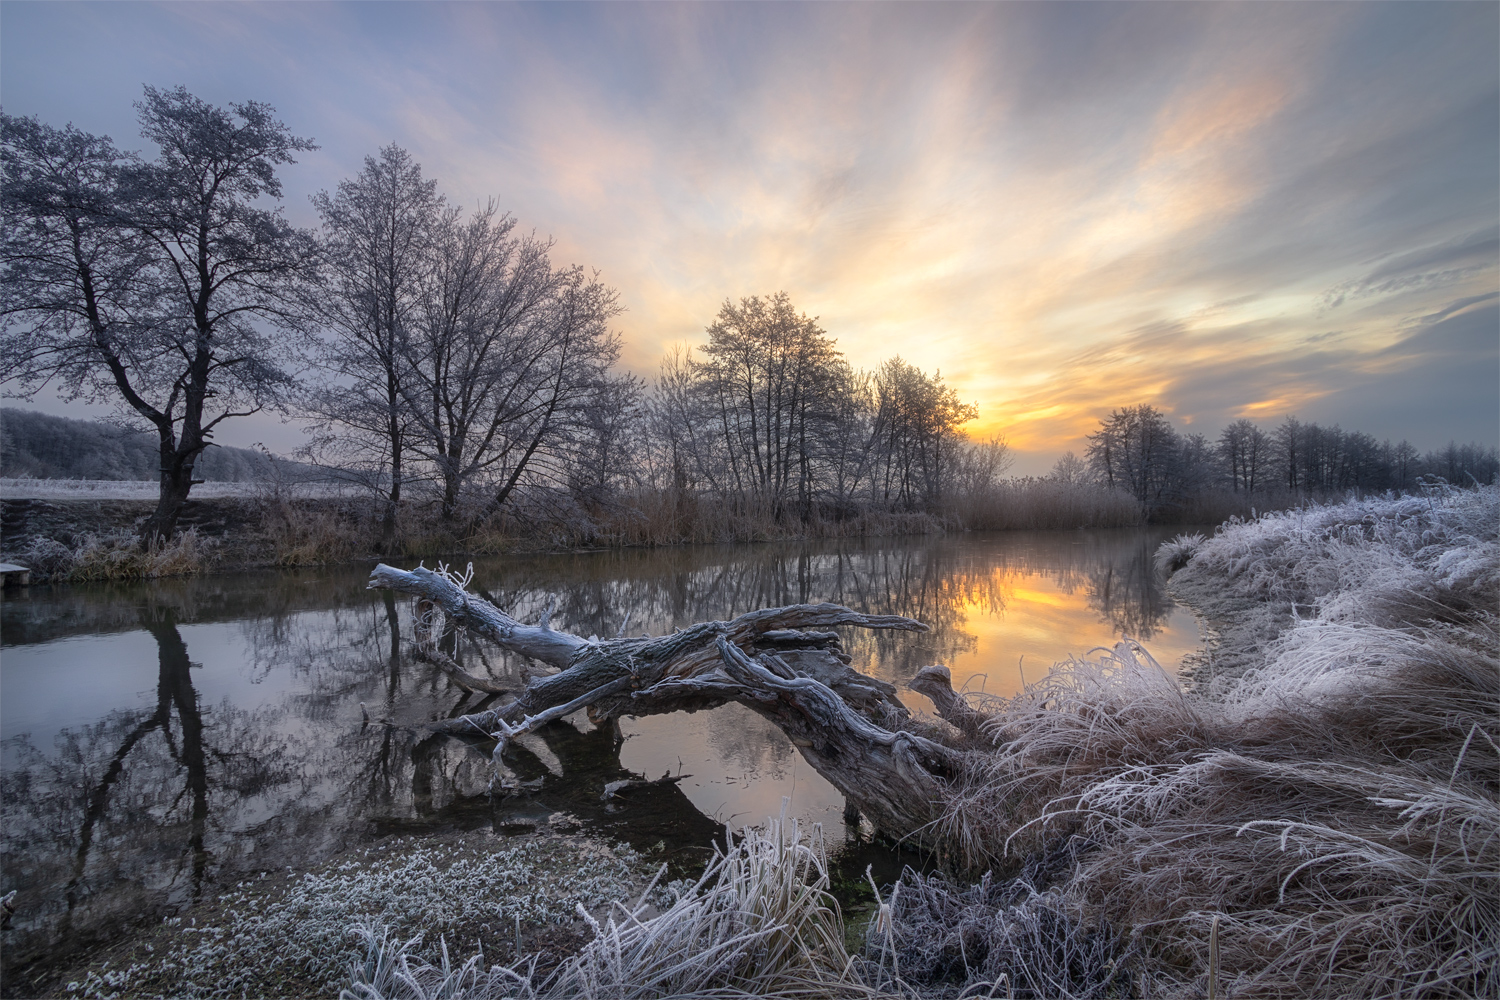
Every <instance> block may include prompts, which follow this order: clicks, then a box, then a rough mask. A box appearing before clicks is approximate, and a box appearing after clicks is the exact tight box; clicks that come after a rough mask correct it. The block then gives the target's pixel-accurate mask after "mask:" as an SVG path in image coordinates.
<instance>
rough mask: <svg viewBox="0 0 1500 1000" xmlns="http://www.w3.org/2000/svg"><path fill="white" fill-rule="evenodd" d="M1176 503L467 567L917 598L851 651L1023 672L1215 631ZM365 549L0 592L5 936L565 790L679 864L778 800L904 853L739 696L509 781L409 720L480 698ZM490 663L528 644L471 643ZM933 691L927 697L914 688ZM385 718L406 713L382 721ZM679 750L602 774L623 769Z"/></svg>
mask: <svg viewBox="0 0 1500 1000" xmlns="http://www.w3.org/2000/svg"><path fill="white" fill-rule="evenodd" d="M1173 533H1175V531H1169V530H1153V529H1144V530H1140V531H1107V532H1104V531H1101V532H1081V531H1075V532H1038V533H1004V534H987V535H962V536H947V537H934V538H925V537H924V538H904V539H878V540H844V541H838V542H822V543H778V544H763V545H746V546H699V547H692V548H678V549H659V550H650V551H646V550H633V551H619V552H606V553H592V554H582V555H566V556H545V557H525V558H517V557H507V558H497V559H491V560H487V561H483V562H479V563H476V564H475V574H474V581H473V586H475V587H477V588H479V589H480V590H481V591H482V592H483V593H485V594H486V595H487V596H489V597H490V598H491V599H492V600H493V601H495V603H497V604H498V605H500V606H501V607H502V608H505V609H506V610H508V611H510V612H511V613H512V614H513V615H515V617H517V618H521V619H523V620H534V618H535V616H536V615H538V614H539V613H540V612H541V611H542V609H543V608H545V607H546V606H547V605H548V604H549V603H550V602H552V601H553V600H555V601H556V611H555V613H554V616H553V619H552V621H553V625H554V627H559V628H564V629H567V630H569V631H572V632H576V633H579V634H582V635H591V634H597V635H609V636H613V635H615V634H617V633H618V632H619V630H620V628H621V625H622V623H623V622H624V620H625V617H626V614H627V613H628V614H629V625H628V628H629V631H630V633H631V634H640V633H642V632H650V633H652V634H660V633H663V632H670V631H671V630H672V629H673V628H675V627H678V626H683V625H688V624H691V623H693V622H696V621H703V620H707V619H727V618H731V617H733V616H734V615H736V614H740V613H743V612H746V611H751V610H755V609H757V608H761V607H770V606H777V605H783V604H792V603H800V602H817V601H833V602H836V603H839V604H845V605H848V606H850V607H852V608H855V609H856V610H859V611H865V612H869V613H875V614H902V615H908V616H910V617H913V618H916V619H918V620H920V621H923V622H925V623H927V624H928V625H930V626H931V628H932V631H930V632H928V633H925V634H909V633H868V632H859V631H857V630H856V631H853V632H849V633H846V639H845V641H846V646H847V648H848V651H849V652H850V653H851V654H852V655H853V656H854V666H856V667H858V668H860V669H862V670H865V671H866V672H869V673H873V674H875V675H876V676H879V677H881V678H884V679H886V680H888V681H891V682H893V683H895V684H897V685H898V686H900V685H902V684H903V682H904V681H905V680H907V679H909V678H910V677H912V676H913V675H914V674H915V673H916V671H917V670H918V669H919V668H921V667H922V666H924V665H926V664H929V663H943V664H946V665H948V666H949V667H950V668H951V669H952V671H953V676H954V685H955V687H964V686H968V687H969V689H971V690H979V689H983V690H986V691H988V692H990V693H992V694H1002V695H1003V694H1009V693H1013V692H1015V691H1016V690H1018V689H1019V688H1020V686H1021V684H1022V683H1023V678H1025V679H1031V680H1035V679H1038V678H1039V677H1041V676H1042V675H1043V674H1044V673H1045V672H1046V670H1047V668H1048V667H1049V666H1050V665H1051V664H1052V663H1054V662H1055V661H1057V660H1060V659H1063V658H1065V657H1067V656H1069V655H1078V654H1083V653H1086V652H1087V651H1088V650H1089V649H1090V648H1092V647H1095V646H1099V645H1106V644H1110V643H1112V642H1114V641H1115V640H1116V639H1117V638H1118V637H1120V636H1122V635H1126V636H1130V637H1132V638H1136V639H1139V640H1141V641H1143V642H1144V643H1145V644H1146V646H1147V648H1148V649H1150V651H1151V652H1152V653H1153V654H1154V655H1155V656H1156V657H1157V659H1158V660H1159V661H1160V662H1162V663H1163V664H1164V665H1165V666H1167V667H1168V669H1172V668H1173V667H1174V666H1175V665H1176V664H1177V662H1178V661H1179V660H1180V659H1181V657H1182V656H1183V654H1185V653H1188V652H1191V651H1193V650H1195V649H1197V648H1198V647H1199V646H1200V636H1199V632H1198V628H1197V625H1196V623H1195V622H1194V619H1193V618H1192V616H1191V615H1190V614H1189V613H1187V612H1186V611H1185V610H1184V609H1181V608H1178V607H1175V606H1174V605H1173V604H1172V602H1171V599H1170V598H1169V597H1168V596H1167V595H1166V592H1165V590H1164V588H1163V585H1162V581H1161V579H1160V577H1159V576H1158V575H1157V574H1156V573H1155V572H1154V571H1153V570H1152V568H1151V555H1152V553H1153V552H1154V550H1155V547H1156V545H1157V544H1158V543H1159V542H1160V541H1161V540H1162V539H1164V538H1165V537H1168V536H1169V535H1171V534H1173ZM367 572H368V567H365V566H358V567H339V568H332V569H324V570H316V571H304V572H288V573H250V574H238V575H228V576H215V577H207V578H202V579H190V580H174V581H157V582H152V583H143V584H136V585H128V586H122V585H97V586H74V587H32V588H30V590H29V592H28V591H21V592H19V593H17V592H15V591H11V592H7V595H6V598H5V601H4V603H3V605H0V643H3V653H0V739H3V757H0V761H3V768H4V771H3V782H0V792H3V819H4V823H3V827H4V832H3V844H0V861H3V883H0V893H4V892H9V891H10V890H11V889H19V890H20V895H19V897H18V900H17V902H18V904H19V909H18V912H17V914H16V918H15V921H14V927H15V929H14V931H12V932H8V933H7V941H6V945H7V953H8V954H7V960H8V961H7V964H11V963H14V962H16V961H22V960H25V958H26V957H27V956H28V955H35V954H38V953H39V952H40V951H41V950H42V949H45V948H47V947H48V946H49V945H50V943H52V942H56V941H57V940H59V938H68V939H70V940H74V941H81V940H85V939H87V938H89V937H91V936H94V935H95V934H100V935H107V934H108V933H109V932H110V931H111V929H112V928H116V927H118V926H120V924H121V922H122V921H130V920H134V919H137V918H139V917H141V916H143V915H151V914H156V913H160V912H162V911H164V910H172V911H177V910H181V909H182V908H184V907H187V906H189V905H191V904H192V902H193V901H194V900H196V899H200V898H202V897H203V895H204V894H205V893H212V892H214V891H215V888H214V887H215V886H222V885H225V884H233V881H234V879H235V878H236V877H239V876H241V875H242V874H243V873H246V872H260V871H268V870H281V869H284V868H287V867H290V868H294V869H300V868H303V867H306V866H308V865H310V864H315V863H317V862H318V861H320V860H322V859H325V858H327V857H329V856H331V855H333V854H334V853H336V852H337V851H339V850H341V849H344V848H347V847H350V846H353V845H355V844H358V843H362V842H364V841H367V840H369V839H370V838H372V837H378V836H382V835H385V834H388V833H392V832H401V833H421V832H424V831H437V830H451V829H474V828H479V827H488V828H492V829H495V830H498V831H501V832H521V831H525V830H528V829H532V828H533V827H534V826H535V825H536V824H538V823H547V822H548V820H549V817H551V818H552V821H553V822H554V823H555V824H558V825H561V824H562V822H563V821H562V816H563V815H564V814H567V815H570V816H571V817H574V818H576V821H577V822H578V823H580V824H581V825H583V826H584V827H585V828H587V829H591V830H594V831H597V832H600V833H602V834H605V835H607V836H612V837H617V838H620V839H624V840H627V841H629V842H630V843H632V844H633V845H635V846H637V847H638V848H640V849H650V848H653V847H656V846H658V845H659V849H665V851H666V854H667V856H669V857H671V858H674V859H675V860H677V861H678V862H679V863H680V864H684V865H686V864H688V863H689V862H688V861H686V860H684V859H691V858H692V857H695V856H699V855H700V852H702V851H705V850H706V849H707V848H708V845H709V844H711V843H712V842H713V841H714V840H715V839H720V840H722V834H723V829H724V824H726V823H727V824H729V825H730V826H732V827H738V826H741V825H744V824H747V823H756V822H759V821H760V820H762V819H764V818H765V816H766V815H768V814H774V813H779V812H780V811H781V809H782V802H783V799H784V798H785V799H786V800H787V809H788V811H789V813H791V814H792V815H794V816H797V817H799V818H801V819H803V820H804V821H807V822H819V823H822V824H824V828H825V830H826V831H827V833H828V835H829V837H830V839H831V840H832V841H833V842H834V843H835V844H841V845H842V846H841V847H840V852H839V856H838V859H837V861H838V866H837V867H838V870H839V871H840V872H841V873H844V875H846V876H847V877H848V878H850V879H855V878H857V877H859V875H860V874H862V873H863V871H864V867H865V865H866V864H868V863H874V864H875V865H876V869H877V874H878V873H879V872H880V871H881V870H885V871H887V872H888V873H889V875H888V878H887V880H889V878H893V877H894V874H895V873H896V871H898V870H899V866H900V864H901V863H903V862H907V861H911V860H913V859H912V858H911V857H910V856H907V855H904V854H902V853H899V852H895V851H892V850H890V849H888V848H886V847H882V846H879V845H877V844H872V843H870V841H869V837H868V833H869V831H868V829H866V830H860V829H858V828H848V827H846V826H845V824H844V820H843V818H842V815H843V799H842V796H840V795H839V793H838V792H837V791H835V790H834V789H833V788H832V787H831V786H830V785H829V784H828V783H827V782H826V781H824V780H823V779H822V778H821V777H820V776H819V775H818V774H816V773H815V772H814V771H813V770H812V768H811V767H810V766H809V765H808V764H807V763H806V762H805V761H804V760H802V759H801V757H800V756H799V755H798V754H797V753H796V752H795V751H794V749H793V747H792V746H791V745H790V743H789V742H788V741H787V740H786V739H785V737H783V736H782V735H781V733H780V732H779V731H778V730H776V729H775V728H774V727H772V726H771V725H770V724H768V723H766V722H764V721H763V720H761V719H760V718H759V717H758V716H756V715H754V714H753V713H751V712H750V711H748V710H746V709H743V708H740V707H739V706H736V705H729V706H725V707H723V708H719V709H715V710H713V711H709V712H702V713H697V714H691V715H689V714H684V713H678V714H674V715H670V716H656V717H651V718H644V719H627V720H624V721H623V722H622V723H621V724H620V726H619V727H618V728H617V729H615V728H605V729H598V730H596V729H594V728H593V727H591V726H589V725H588V724H587V723H586V722H585V721H583V720H582V719H577V720H574V721H573V722H572V724H569V723H558V724H554V725H553V726H551V727H549V728H548V729H546V730H545V731H544V732H542V733H539V734H535V735H532V736H528V737H526V738H523V740H521V741H520V745H519V746H517V747H516V748H515V749H514V750H513V752H512V753H511V754H510V756H509V757H508V758H507V764H508V766H509V768H510V769H511V771H512V775H511V778H512V780H515V781H520V782H524V783H527V784H528V785H529V786H531V787H529V788H528V789H527V790H526V791H525V792H523V793H521V794H515V795H510V796H508V797H492V796H490V795H489V794H487V790H488V787H489V782H490V775H491V772H490V766H489V760H488V757H487V756H486V755H485V754H484V753H483V752H482V751H480V750H476V749H474V748H471V747H469V746H466V745H464V744H462V743H459V742H457V741H454V740H451V739H447V738H445V737H434V736H430V735H427V734H424V733H423V732H421V731H420V730H419V729H416V728H409V727H413V726H414V724H417V723H421V722H423V721H427V720H431V719H435V718H440V717H443V716H451V715H458V714H462V713H464V712H467V711H474V710H476V707H477V706H478V705H479V704H480V703H479V702H478V701H477V700H476V699H475V698H473V697H467V698H466V697H465V696H463V694H462V693H461V692H460V691H458V690H457V689H456V688H454V687H452V686H451V684H450V682H449V681H448V680H447V678H446V677H445V676H444V675H443V674H441V673H440V672H439V671H437V670H436V669H435V668H432V667H430V666H427V665H424V664H421V663H415V662H410V661H409V660H408V659H407V658H406V657H405V656H403V655H402V653H401V650H402V649H403V644H404V643H405V642H406V640H407V639H409V637H410V634H411V625H410V614H411V609H410V604H411V602H410V601H409V600H408V599H400V600H398V599H395V598H393V597H391V596H390V595H387V594H382V593H379V592H372V591H366V590H365V589H364V581H365V578H366V575H367ZM458 655H459V659H460V661H461V662H462V663H463V664H464V665H465V667H466V669H468V670H469V671H470V672H471V673H476V674H486V673H488V674H490V675H492V676H494V677H496V678H497V679H499V678H505V677H507V676H511V675H512V672H513V671H515V670H516V669H517V667H518V666H519V665H518V664H517V663H515V662H513V661H512V659H511V658H510V657H508V656H507V655H506V654H504V653H501V652H500V651H498V650H496V649H494V648H493V647H489V648H482V647H480V646H477V645H472V644H468V643H465V644H463V645H462V646H461V648H460V649H459V651H458ZM902 697H903V698H904V699H905V700H906V701H907V703H908V705H910V706H911V707H912V708H914V709H920V710H930V708H931V706H930V705H929V704H928V703H927V701H926V699H925V698H922V697H921V696H919V695H914V694H912V693H910V692H905V691H903V694H902ZM361 703H363V704H364V705H365V706H366V708H367V710H368V711H369V713H370V714H371V716H373V717H374V718H375V719H377V720H380V719H382V718H385V719H389V720H390V721H392V722H394V723H397V724H398V725H397V726H394V727H392V726H385V725H381V724H379V723H378V722H377V723H376V724H374V725H370V726H363V725H362V716H361ZM667 772H671V773H673V774H682V775H688V777H684V778H683V779H682V780H681V781H680V782H678V783H676V784H674V785H663V786H656V787H651V788H647V789H643V790H639V791H636V792H633V793H629V794H628V795H626V796H622V797H619V798H617V799H614V800H610V801H608V802H606V801H603V800H602V799H601V797H600V795H601V791H602V789H603V786H604V784H605V783H606V782H609V781H613V780H617V779H620V778H626V777H640V776H647V777H653V778H655V777H660V776H662V775H663V774H664V773H667Z"/></svg>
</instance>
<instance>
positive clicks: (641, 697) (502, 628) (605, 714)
mask: <svg viewBox="0 0 1500 1000" xmlns="http://www.w3.org/2000/svg"><path fill="white" fill-rule="evenodd" d="M465 582H466V580H464V579H460V578H455V577H454V576H453V575H451V574H449V573H448V572H446V571H444V570H442V569H441V568H440V569H439V570H437V571H433V570H429V569H425V568H418V569H415V570H411V571H405V570H399V569H396V568H394V567H391V566H386V565H384V564H382V565H379V566H377V567H376V568H375V570H374V571H373V572H372V573H371V574H370V582H369V584H368V586H369V587H370V588H384V589H388V590H393V591H398V592H400V593H405V594H411V595H414V596H416V597H417V598H418V599H419V601H422V602H424V603H430V604H431V605H432V606H433V607H434V608H436V609H438V610H440V611H441V612H442V613H443V614H444V615H445V616H446V617H447V619H448V621H449V623H451V624H452V625H453V626H455V627H458V628H462V629H467V630H469V631H471V632H474V633H477V634H478V635H482V636H484V637H486V638H488V639H490V640H491V641H493V642H495V643H497V644H498V645H500V646H501V647H502V648H505V649H508V650H511V651H513V652H516V653H519V654H521V655H523V656H526V657H530V658H532V659H534V660H539V661H541V662H543V663H546V664H549V665H550V666H553V667H556V668H557V669H558V673H555V674H552V675H550V676H545V677H538V678H534V679H533V680H531V681H530V683H529V684H528V685H527V686H526V688H525V689H524V690H522V691H519V692H517V695H516V698H515V700H514V701H511V702H509V703H508V704H505V705H503V706H501V707H498V708H494V709H491V710H489V711H486V712H480V713H477V714H474V715H466V716H462V717H459V718H456V719H445V720H441V721H440V722H437V723H434V724H432V728H433V729H435V730H438V731H441V732H447V733H450V734H452V735H455V736H467V737H470V738H473V737H483V738H486V739H493V740H495V744H496V745H495V750H494V756H495V759H496V762H497V763H498V762H499V759H500V755H501V754H502V753H503V751H504V750H505V748H506V745H507V743H508V741H509V740H511V739H513V738H514V737H515V736H517V735H519V734H521V733H524V732H529V731H531V730H534V729H536V728H539V727H540V726H542V725H545V724H546V723H548V722H551V721H553V720H556V719H560V718H563V717H565V716H568V715H571V714H573V713H574V712H577V711H579V710H581V709H585V708H586V709H587V710H588V712H589V716H590V718H591V719H593V720H594V721H595V722H596V723H605V722H608V721H609V720H611V719H614V718H617V717H620V716H625V715H632V716H641V715H654V714H661V713H666V712H675V711H696V710H698V709H706V708H714V707H717V706H719V705H723V704H725V703H727V702H731V701H733V702H738V703H739V704H741V705H744V706H746V707H748V708H750V709H751V710H753V711H755V712H757V713H759V714H760V715H762V716H764V717H765V718H767V719H769V720H770V721H772V722H773V723H775V724H776V725H777V726H778V727H779V728H780V729H781V730H782V731H783V732H784V733H786V734H787V736H788V737H789V738H790V739H791V741H792V742H793V744H795V745H796V747H797V749H798V750H799V752H801V754H802V756H803V757H804V758H805V759H806V760H807V762H808V763H809V764H811V765H812V766H813V767H814V768H815V769H816V770H817V771H818V773H820V774H822V775H823V776H824V777H825V778H827V779H828V780H829V782H830V783H832V784H833V785H834V787H836V788H838V789H839V791H841V792H842V793H843V794H844V795H845V797H846V798H847V799H848V800H849V801H850V803H852V804H853V805H854V806H855V807H856V808H858V809H859V811H860V812H862V813H863V814H864V815H865V816H866V817H868V818H869V819H870V821H871V822H872V823H873V824H874V825H875V826H876V828H877V829H879V830H880V831H881V832H883V833H885V834H887V835H889V836H893V837H897V838H907V837H910V838H916V839H921V834H922V831H923V830H924V829H925V828H927V827H928V826H929V824H931V823H932V822H933V821H934V820H936V819H937V818H938V816H939V815H940V814H941V812H942V808H943V804H944V802H945V800H946V799H947V797H948V794H947V791H948V780H949V778H950V777H951V776H952V775H953V773H954V771H955V768H956V765H957V763H958V755H959V751H958V750H956V749H954V748H952V747H949V746H946V745H944V744H943V743H940V742H937V741H935V740H933V739H929V738H927V737H925V736H922V735H919V734H917V733H915V732H912V731H910V721H911V719H910V713H909V712H908V711H907V709H906V707H905V706H904V705H902V704H901V702H900V701H899V700H898V699H897V698H896V689H895V687H894V686H892V685H890V684H887V683H886V682H884V681H881V680H879V679H877V678H874V677H870V676H868V675H866V674H862V673H860V672H859V671H857V670H854V669H853V668H852V667H850V666H849V659H850V658H849V656H848V655H847V654H846V653H845V652H844V651H843V647H842V645H841V643H840V640H839V636H838V633H836V632H831V631H826V629H827V628H828V627H830V626H836V625H854V626H858V627H860V628H870V629H899V630H906V631H915V632H925V631H926V630H927V626H925V625H923V624H922V623H920V622H917V621H913V620H912V619H910V618H902V617H899V616H896V615H866V614H860V613H859V612H856V611H852V610H850V609H849V608H845V607H842V606H840V605H836V604H797V605H791V606H789V607H784V608H766V609H763V610H760V611H753V612H750V613H748V614H744V615H740V616H739V617H738V618H735V619H734V620H733V621H728V622H719V621H715V622H701V623H699V624H696V625H692V626H689V627H688V628H684V629H679V630H678V631H676V632H674V633H673V634H671V635H662V636H639V637H620V638H616V639H608V640H600V639H596V638H591V639H584V638H582V637H580V636H576V635H573V634H571V633H568V632H560V631H557V630H554V629H552V628H551V627H550V626H549V624H548V622H547V621H546V619H545V618H544V619H543V620H542V621H541V622H540V623H538V624H536V625H526V624H523V623H522V622H519V621H516V620H515V619H514V618H511V617H510V616H509V615H507V614H505V613H504V612H503V611H501V610H500V609H499V608H496V607H495V606H494V605H493V604H491V603H489V602H488V601H485V600H483V599H482V598H479V597H476V596H475V595H473V594H470V593H468V592H467V591H465V590H464V588H463V586H461V584H463V583H465ZM922 676H923V692H924V693H927V694H929V696H932V695H937V697H934V698H933V701H934V703H935V704H937V705H938V709H939V711H940V712H948V711H952V712H959V711H960V710H961V709H962V708H964V707H965V706H964V705H963V702H962V699H961V698H958V697H957V696H953V695H952V689H951V687H949V688H948V693H949V697H946V698H945V697H943V695H942V691H941V688H942V687H945V686H946V681H947V674H946V671H943V672H941V674H937V673H935V672H927V673H924V674H923V675H922ZM971 725H972V722H971V720H970V719H968V718H965V717H962V716H959V727H960V729H962V730H967V729H968V728H970V726H971Z"/></svg>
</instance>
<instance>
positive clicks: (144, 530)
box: [140, 430, 202, 548]
mask: <svg viewBox="0 0 1500 1000" xmlns="http://www.w3.org/2000/svg"><path fill="white" fill-rule="evenodd" d="M186 444H187V442H185V441H182V442H179V441H174V440H173V434H172V433H171V431H169V430H168V431H162V432H161V447H160V453H161V472H160V492H159V493H158V495H157V500H156V510H154V511H152V512H151V516H150V517H149V518H147V519H146V523H145V524H143V525H141V533H140V538H141V544H142V545H145V546H146V547H147V548H152V547H155V546H157V545H160V544H162V543H164V542H167V541H169V540H171V538H172V536H173V535H174V534H176V533H177V518H178V516H179V515H181V513H182V507H183V505H184V504H186V503H187V499H188V493H190V492H191V491H192V489H193V484H194V483H195V482H196V480H194V479H193V467H194V465H196V464H197V458H198V452H199V451H202V448H199V449H197V450H196V451H192V452H190V453H188V454H186V455H184V454H183V451H184V448H185V446H186Z"/></svg>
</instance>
